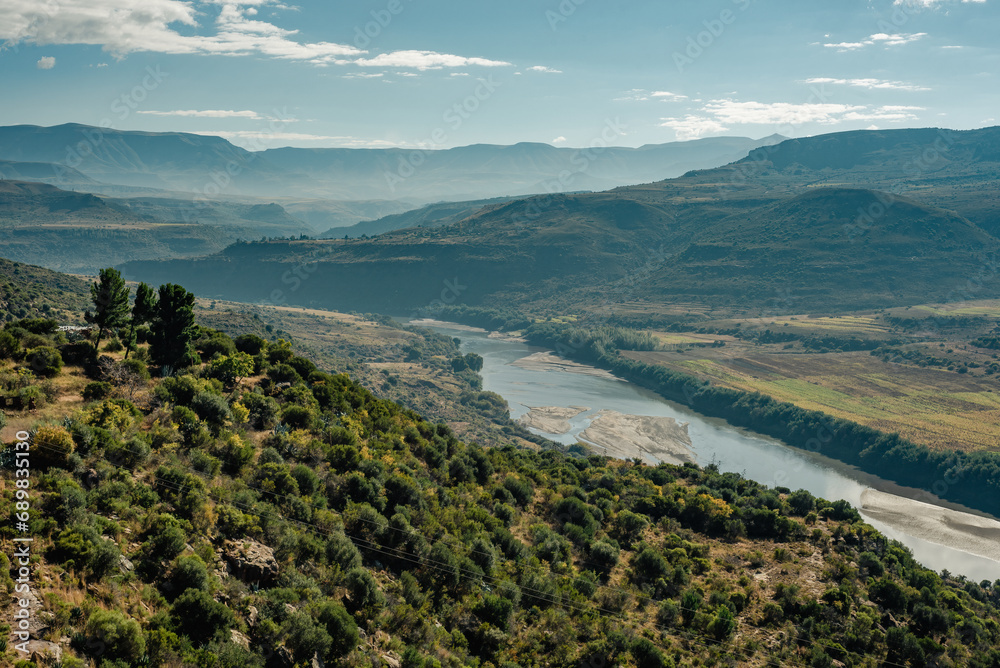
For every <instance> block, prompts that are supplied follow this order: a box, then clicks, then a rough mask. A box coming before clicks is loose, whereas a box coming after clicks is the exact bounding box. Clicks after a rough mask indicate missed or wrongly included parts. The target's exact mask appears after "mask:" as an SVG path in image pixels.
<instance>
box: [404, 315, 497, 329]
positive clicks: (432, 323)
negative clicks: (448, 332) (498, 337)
mask: <svg viewBox="0 0 1000 668" xmlns="http://www.w3.org/2000/svg"><path fill="white" fill-rule="evenodd" d="M406 324H408V325H413V326H414V327H440V328H442V329H454V330H456V331H459V332H485V331H486V330H485V329H483V328H482V327H470V326H469V325H459V324H458V323H455V322H445V321H443V320H435V319H434V318H421V319H419V320H411V321H410V322H408V323H406Z"/></svg>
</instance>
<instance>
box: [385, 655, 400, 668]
mask: <svg viewBox="0 0 1000 668" xmlns="http://www.w3.org/2000/svg"><path fill="white" fill-rule="evenodd" d="M382 660H383V661H385V662H386V663H387V664H388V665H389V668H400V666H402V665H403V662H402V660H401V659H400V656H399V655H398V654H396V653H395V652H387V653H386V654H383V655H382Z"/></svg>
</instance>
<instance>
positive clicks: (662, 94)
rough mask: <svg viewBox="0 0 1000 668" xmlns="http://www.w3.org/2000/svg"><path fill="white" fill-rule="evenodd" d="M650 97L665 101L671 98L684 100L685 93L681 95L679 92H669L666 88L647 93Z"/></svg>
mask: <svg viewBox="0 0 1000 668" xmlns="http://www.w3.org/2000/svg"><path fill="white" fill-rule="evenodd" d="M649 96H650V97H652V98H655V99H657V100H663V101H665V102H670V101H672V100H686V99H687V95H681V94H680V93H671V92H670V91H666V90H658V91H655V92H653V93H650V94H649Z"/></svg>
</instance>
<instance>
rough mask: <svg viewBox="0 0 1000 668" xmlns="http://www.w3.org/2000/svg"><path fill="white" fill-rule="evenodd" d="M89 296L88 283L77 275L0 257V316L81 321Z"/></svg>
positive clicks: (11, 318)
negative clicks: (58, 318)
mask: <svg viewBox="0 0 1000 668" xmlns="http://www.w3.org/2000/svg"><path fill="white" fill-rule="evenodd" d="M87 295H88V292H87V284H86V283H85V282H84V281H81V280H80V279H78V278H74V277H72V276H67V275H66V274H60V273H57V272H54V271H50V270H48V269H43V268H41V267H34V266H32V265H29V264H21V263H20V262H12V261H10V260H6V259H4V258H0V319H3V320H7V321H9V320H14V319H17V318H31V317H40V316H43V315H45V316H52V317H56V316H60V317H65V318H67V319H70V320H79V319H80V318H81V316H82V311H83V309H84V308H85V307H86V305H87Z"/></svg>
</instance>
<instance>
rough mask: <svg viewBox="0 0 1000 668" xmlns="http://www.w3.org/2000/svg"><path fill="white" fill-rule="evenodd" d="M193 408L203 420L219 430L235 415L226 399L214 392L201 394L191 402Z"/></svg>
mask: <svg viewBox="0 0 1000 668" xmlns="http://www.w3.org/2000/svg"><path fill="white" fill-rule="evenodd" d="M191 408H192V409H193V410H194V412H195V413H197V414H198V417H200V418H201V419H202V420H204V421H205V422H207V423H208V424H209V425H211V426H212V427H213V428H215V429H216V430H218V429H219V428H220V427H223V426H224V425H225V424H226V423H227V422H228V421H229V420H230V419H232V417H233V414H232V411H231V410H230V409H229V404H228V403H227V402H226V399H225V397H222V396H219V395H218V394H215V393H214V392H199V393H198V394H197V395H196V396H195V397H194V399H193V400H192V401H191Z"/></svg>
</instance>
